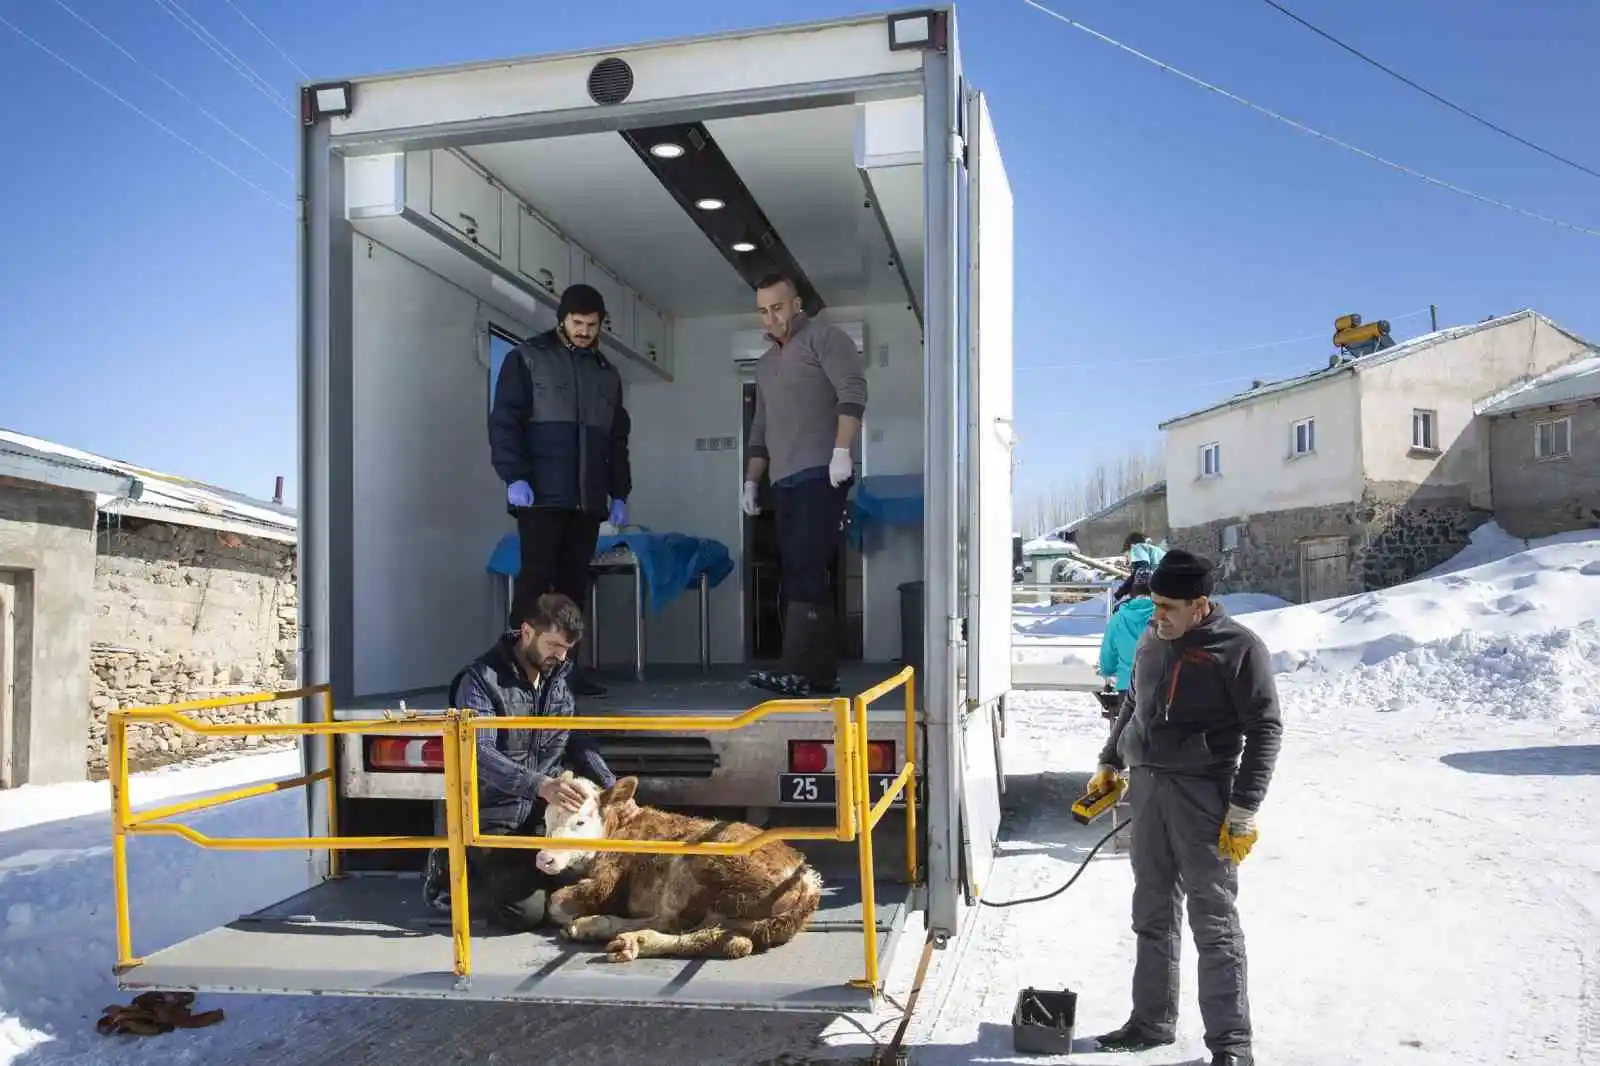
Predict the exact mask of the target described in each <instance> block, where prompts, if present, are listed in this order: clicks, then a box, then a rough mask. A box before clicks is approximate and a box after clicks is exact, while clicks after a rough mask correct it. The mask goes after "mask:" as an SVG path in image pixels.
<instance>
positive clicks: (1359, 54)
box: [1261, 0, 1600, 178]
mask: <svg viewBox="0 0 1600 1066" xmlns="http://www.w3.org/2000/svg"><path fill="white" fill-rule="evenodd" d="M1261 2H1262V3H1264V4H1266V5H1267V6H1268V7H1270V8H1273V9H1274V10H1276V11H1278V12H1280V13H1281V14H1283V15H1285V16H1287V17H1289V18H1291V19H1293V20H1294V21H1296V22H1298V23H1300V25H1302V26H1304V27H1305V28H1306V29H1308V30H1310V31H1311V32H1312V33H1314V34H1316V35H1317V36H1318V37H1321V38H1323V39H1324V40H1327V41H1330V42H1332V43H1333V44H1336V45H1338V46H1339V47H1340V48H1343V49H1344V50H1345V51H1346V52H1349V53H1350V54H1351V55H1353V56H1355V57H1356V58H1357V59H1359V60H1361V61H1362V62H1363V63H1370V64H1371V65H1372V66H1375V67H1377V68H1378V69H1379V70H1381V71H1383V72H1384V73H1385V74H1387V75H1389V77H1391V78H1394V79H1395V80H1396V81H1400V82H1403V83H1404V84H1406V85H1409V86H1411V87H1412V88H1413V89H1415V90H1417V92H1419V93H1421V94H1422V95H1424V96H1427V97H1429V98H1431V99H1433V100H1437V101H1438V102H1439V103H1441V104H1443V105H1444V106H1445V107H1448V108H1449V109H1450V110H1452V111H1456V112H1459V113H1460V114H1463V115H1465V116H1467V117H1468V118H1470V119H1471V120H1472V121H1474V122H1476V123H1478V124H1479V125H1482V126H1487V127H1489V128H1490V129H1492V130H1494V131H1495V132H1496V133H1499V134H1503V135H1505V136H1507V137H1510V138H1511V139H1512V140H1513V141H1516V142H1517V143H1518V144H1522V145H1526V146H1527V147H1529V148H1532V149H1533V150H1534V151H1535V152H1539V153H1541V154H1543V155H1547V156H1549V157H1550V158H1551V159H1554V160H1555V161H1556V162H1558V163H1565V164H1566V165H1567V166H1569V167H1573V168H1575V169H1577V170H1581V171H1583V172H1584V173H1585V174H1587V175H1589V176H1590V177H1592V178H1600V171H1597V170H1591V169H1589V168H1588V167H1586V166H1584V165H1583V164H1582V163H1579V162H1576V161H1574V160H1571V159H1568V158H1567V157H1566V156H1564V155H1559V154H1557V153H1555V152H1552V151H1551V150H1550V149H1548V148H1545V147H1542V146H1540V145H1537V144H1534V143H1533V142H1532V141H1530V140H1528V139H1527V138H1526V137H1519V136H1518V135H1517V134H1515V133H1512V132H1511V131H1510V130H1508V129H1506V128H1505V127H1504V126H1497V125H1495V124H1494V123H1493V122H1490V121H1489V120H1488V119H1486V118H1484V117H1483V116H1482V115H1478V114H1475V113H1473V112H1471V111H1468V110H1467V109H1466V108H1464V107H1462V106H1461V105H1459V104H1454V103H1451V102H1450V101H1449V100H1446V99H1445V98H1444V97H1442V96H1440V95H1439V94H1438V93H1436V92H1434V91H1433V90H1431V89H1425V88H1423V87H1422V86H1420V85H1418V84H1417V83H1416V82H1414V81H1412V80H1411V79H1410V78H1408V77H1406V76H1405V75H1404V74H1401V73H1400V72H1399V71H1397V70H1394V69H1392V68H1390V67H1386V66H1384V65H1383V64H1382V63H1380V62H1378V61H1377V60H1376V59H1373V58H1372V57H1371V56H1369V55H1367V54H1366V53H1365V52H1363V51H1361V50H1360V49H1359V48H1355V47H1353V46H1352V45H1348V44H1345V43H1344V42H1343V41H1341V40H1339V38H1337V37H1335V36H1334V35H1333V34H1331V33H1329V32H1327V31H1326V30H1323V29H1320V28H1318V27H1316V26H1313V25H1312V24H1311V23H1309V22H1307V21H1306V20H1305V19H1303V18H1301V17H1300V16H1299V15H1296V14H1295V13H1294V12H1293V11H1290V10H1289V9H1288V8H1286V7H1284V6H1283V5H1282V4H1280V3H1278V2H1277V0H1261Z"/></svg>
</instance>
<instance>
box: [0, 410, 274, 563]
mask: <svg viewBox="0 0 1600 1066" xmlns="http://www.w3.org/2000/svg"><path fill="white" fill-rule="evenodd" d="M0 452H9V453H12V454H32V455H38V456H44V457H47V458H49V459H50V460H52V461H54V462H56V463H59V464H61V465H65V466H71V467H75V468H80V469H83V470H90V471H98V472H102V473H108V474H115V475H119V476H121V477H126V478H128V479H130V480H133V481H137V482H138V483H139V486H140V488H141V490H142V491H140V492H139V493H138V496H137V498H133V497H132V496H128V495H113V494H110V493H105V492H97V493H96V494H95V505H96V506H97V507H98V508H99V510H100V511H101V512H102V513H105V514H123V515H130V516H135V517H139V518H149V519H154V520H157V521H162V522H171V523H174V524H176V525H184V526H199V527H203V528H206V529H220V530H225V531H227V532H232V533H239V534H241V535H244V536H249V537H262V538H264V539H267V540H275V541H280V542H282V543H286V544H292V543H294V542H295V540H296V539H297V537H298V533H299V524H298V521H297V519H296V517H295V512H294V510H293V508H290V507H285V506H283V505H282V504H275V503H269V502H267V501H266V500H258V499H255V498H253V497H250V496H245V495H243V494H242V493H237V492H232V491H230V490H228V489H223V488H218V487H216V486H215V485H207V484H205V483H203V482H199V481H191V480H190V479H188V478H185V477H179V476H178V475H176V474H163V473H160V472H158V471H155V470H148V469H145V468H144V467H141V466H135V465H133V464H132V463H128V462H124V461H122V460H120V459H108V458H107V457H105V456H103V455H96V454H94V453H93V452H86V451H81V450H79V449H77V448H69V447H67V446H66V445H64V444H57V443H55V442H54V441H47V440H43V439H41V438H39V437H30V436H28V435H27V434H25V433H17V432H14V431H12V430H8V429H0Z"/></svg>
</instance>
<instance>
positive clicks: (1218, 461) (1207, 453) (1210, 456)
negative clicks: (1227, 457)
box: [1200, 441, 1222, 477]
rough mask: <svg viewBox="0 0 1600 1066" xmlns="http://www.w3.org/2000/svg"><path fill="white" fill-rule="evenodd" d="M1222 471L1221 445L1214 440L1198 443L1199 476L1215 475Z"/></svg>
mask: <svg viewBox="0 0 1600 1066" xmlns="http://www.w3.org/2000/svg"><path fill="white" fill-rule="evenodd" d="M1221 473H1222V445H1221V444H1218V443H1217V442H1216V441H1212V442H1211V443H1210V444H1202V445H1200V476H1201V477H1216V476H1217V475H1218V474H1221Z"/></svg>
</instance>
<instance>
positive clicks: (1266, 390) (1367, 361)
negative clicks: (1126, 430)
mask: <svg viewBox="0 0 1600 1066" xmlns="http://www.w3.org/2000/svg"><path fill="white" fill-rule="evenodd" d="M1525 318H1537V319H1538V320H1539V321H1541V322H1543V323H1544V324H1545V325H1547V326H1549V327H1550V328H1551V329H1555V330H1559V331H1560V332H1562V333H1565V334H1566V335H1567V336H1569V337H1571V338H1572V339H1573V340H1575V341H1578V342H1579V343H1580V344H1585V345H1588V344H1589V342H1588V341H1586V340H1584V339H1583V338H1582V337H1579V336H1578V335H1577V334H1576V333H1573V332H1572V331H1571V330H1569V329H1563V328H1562V327H1561V326H1559V325H1557V324H1556V323H1555V322H1552V321H1551V320H1550V319H1549V318H1547V317H1545V316H1544V315H1541V314H1540V313H1539V312H1537V311H1534V310H1532V309H1531V308H1525V309H1523V310H1521V311H1516V312H1513V313H1512V314H1509V315H1502V316H1500V317H1499V318H1490V319H1486V320H1484V321H1482V322H1472V323H1469V324H1467V325H1464V326H1449V327H1447V328H1445V329H1440V330H1435V331H1433V332H1432V333H1424V334H1422V335H1421V336H1418V337H1412V338H1410V339H1409V340H1404V341H1401V342H1399V343H1398V344H1396V345H1395V346H1394V347H1392V348H1385V349H1384V350H1383V351H1381V352H1373V353H1372V354H1371V355H1363V356H1358V357H1357V358H1355V359H1347V360H1345V361H1344V362H1342V363H1339V364H1338V365H1336V366H1327V367H1323V368H1321V369H1320V370H1313V371H1310V372H1309V373H1305V374H1300V375H1298V376H1296V377H1292V378H1285V379H1284V380H1282V381H1275V382H1273V383H1271V384H1268V385H1263V386H1261V387H1260V388H1259V389H1250V390H1248V391H1246V392H1241V393H1237V394H1235V395H1233V396H1230V397H1228V398H1227V399H1226V400H1223V401H1222V402H1221V403H1214V404H1212V405H1211V406H1210V407H1202V408H1200V409H1199V410H1198V411H1191V412H1189V413H1188V414H1183V415H1178V416H1177V417H1176V418H1169V419H1167V420H1166V421H1165V422H1161V423H1159V424H1158V426H1157V428H1158V429H1166V428H1168V427H1169V426H1175V425H1177V424H1178V423H1180V422H1187V421H1189V420H1191V419H1195V418H1199V417H1200V416H1202V415H1208V414H1211V413H1212V412H1214V411H1222V410H1226V409H1228V408H1230V407H1240V406H1243V405H1245V404H1249V403H1254V402H1255V401H1256V400H1258V399H1260V398H1262V397H1264V396H1276V395H1280V394H1282V393H1285V392H1291V391H1293V390H1295V389H1298V388H1301V387H1302V386H1305V385H1311V384H1314V383H1316V382H1319V381H1327V380H1331V379H1333V378H1334V377H1337V376H1338V375H1340V374H1355V373H1359V372H1360V371H1362V370H1366V369H1369V368H1371V367H1375V366H1382V365H1383V364H1385V363H1392V362H1394V361H1395V360H1396V359H1404V358H1405V357H1406V356H1408V355H1415V354H1417V353H1418V352H1420V351H1423V350H1425V349H1428V348H1432V347H1433V346H1434V345H1436V344H1444V343H1447V342H1449V341H1453V340H1459V339H1460V338H1462V337H1466V336H1470V335H1471V334H1474V333H1481V332H1483V331H1484V330H1486V329H1498V328H1499V327H1501V326H1506V325H1510V324H1511V323H1513V322H1519V321H1521V320H1523V319H1525ZM1590 346H1591V347H1592V345H1590Z"/></svg>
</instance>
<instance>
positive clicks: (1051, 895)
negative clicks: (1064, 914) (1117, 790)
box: [978, 816, 1133, 907]
mask: <svg viewBox="0 0 1600 1066" xmlns="http://www.w3.org/2000/svg"><path fill="white" fill-rule="evenodd" d="M1132 824H1133V818H1132V816H1130V817H1129V818H1128V820H1127V821H1125V822H1123V823H1122V824H1121V825H1114V826H1112V827H1111V832H1109V833H1107V834H1106V835H1105V836H1103V837H1101V838H1100V842H1099V843H1098V844H1096V845H1095V846H1094V847H1092V848H1090V849H1089V854H1087V855H1085V856H1084V857H1083V861H1082V862H1080V863H1079V864H1078V869H1077V871H1076V872H1074V873H1073V875H1072V876H1071V877H1069V878H1067V883H1066V884H1064V885H1062V886H1061V887H1060V888H1058V889H1055V890H1054V891H1052V892H1046V893H1045V894H1044V895H1042V896H1028V897H1025V898H1023V899H1008V900H1005V901H1003V902H1000V903H996V902H994V901H992V900H987V899H982V898H980V899H979V900H978V902H979V903H981V904H983V905H984V906H985V907H1020V906H1022V905H1023V904H1025V903H1043V902H1044V901H1045V900H1047V899H1055V898H1056V897H1057V896H1059V895H1061V893H1063V892H1065V891H1066V890H1067V889H1069V888H1071V887H1072V885H1073V883H1074V882H1075V881H1077V880H1078V878H1080V877H1082V876H1083V871H1085V870H1087V869H1088V868H1089V860H1090V859H1092V858H1094V853H1095V852H1097V851H1099V850H1100V849H1101V848H1103V847H1105V845H1106V842H1107V841H1108V840H1110V839H1111V838H1112V837H1114V836H1116V835H1117V834H1118V833H1120V832H1122V831H1123V830H1124V829H1126V828H1127V827H1128V826H1130V825H1132Z"/></svg>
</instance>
